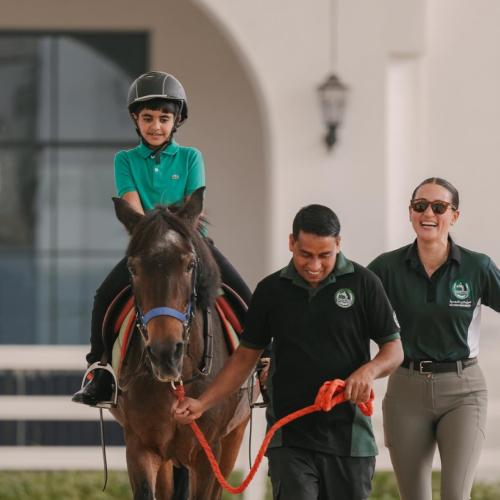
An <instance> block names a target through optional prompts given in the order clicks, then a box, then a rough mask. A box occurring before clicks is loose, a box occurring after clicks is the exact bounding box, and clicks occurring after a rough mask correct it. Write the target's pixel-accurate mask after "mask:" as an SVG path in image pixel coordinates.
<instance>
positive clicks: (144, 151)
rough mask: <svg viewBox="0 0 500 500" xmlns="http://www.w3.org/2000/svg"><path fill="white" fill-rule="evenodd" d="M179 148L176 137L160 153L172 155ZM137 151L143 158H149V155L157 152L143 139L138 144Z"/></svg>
mask: <svg viewBox="0 0 500 500" xmlns="http://www.w3.org/2000/svg"><path fill="white" fill-rule="evenodd" d="M178 149H179V145H178V144H177V143H176V142H175V139H172V142H171V143H170V144H169V145H168V146H167V147H166V148H165V149H164V150H163V151H160V154H162V155H170V156H172V155H175V153H177V151H178ZM137 151H138V152H139V154H140V155H141V156H142V157H143V158H147V157H148V156H151V155H154V154H155V151H153V150H152V149H149V148H148V147H147V146H146V144H144V141H141V143H140V144H139V146H137Z"/></svg>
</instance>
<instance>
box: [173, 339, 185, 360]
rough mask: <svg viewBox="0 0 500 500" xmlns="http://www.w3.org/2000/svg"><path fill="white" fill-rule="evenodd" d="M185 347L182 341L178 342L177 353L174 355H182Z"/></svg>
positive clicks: (178, 356) (177, 356) (179, 356)
mask: <svg viewBox="0 0 500 500" xmlns="http://www.w3.org/2000/svg"><path fill="white" fill-rule="evenodd" d="M183 348H184V344H183V343H182V342H177V345H176V346H175V354H174V356H175V357H176V358H181V357H182V351H183Z"/></svg>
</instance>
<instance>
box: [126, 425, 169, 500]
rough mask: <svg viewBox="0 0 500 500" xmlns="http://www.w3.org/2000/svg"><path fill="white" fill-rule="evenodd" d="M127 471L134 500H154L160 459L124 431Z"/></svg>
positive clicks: (131, 434) (138, 440) (134, 436)
mask: <svg viewBox="0 0 500 500" xmlns="http://www.w3.org/2000/svg"><path fill="white" fill-rule="evenodd" d="M125 442H126V445H127V470H128V477H129V479H130V485H131V486H132V493H133V494H134V500H154V498H155V486H156V477H157V474H158V470H159V469H160V466H161V459H160V457H158V455H156V454H154V453H152V452H151V451H150V450H148V449H147V448H146V447H145V446H144V445H143V443H142V442H141V440H140V439H139V438H138V437H137V436H136V435H135V434H133V433H129V432H127V431H125Z"/></svg>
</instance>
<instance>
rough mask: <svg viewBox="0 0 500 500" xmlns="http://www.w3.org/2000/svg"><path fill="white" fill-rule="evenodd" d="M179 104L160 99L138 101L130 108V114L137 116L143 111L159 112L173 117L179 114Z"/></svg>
mask: <svg viewBox="0 0 500 500" xmlns="http://www.w3.org/2000/svg"><path fill="white" fill-rule="evenodd" d="M180 107H181V105H180V102H179V101H175V100H172V101H171V100H168V99H164V98H162V97H157V98H156V99H149V100H147V101H138V102H135V103H134V104H132V105H131V106H130V112H131V113H135V114H136V115H138V114H139V113H140V112H141V111H142V110H143V109H149V110H151V111H161V112H163V113H172V114H173V115H174V117H176V116H177V115H178V114H179V111H180Z"/></svg>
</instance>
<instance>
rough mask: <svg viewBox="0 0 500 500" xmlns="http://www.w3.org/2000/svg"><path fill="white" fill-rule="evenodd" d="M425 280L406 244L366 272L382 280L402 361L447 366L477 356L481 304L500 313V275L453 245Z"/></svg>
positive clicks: (414, 252) (412, 250)
mask: <svg viewBox="0 0 500 500" xmlns="http://www.w3.org/2000/svg"><path fill="white" fill-rule="evenodd" d="M449 241H450V253H449V255H448V260H447V261H446V262H445V263H444V264H443V265H442V266H441V267H440V268H439V269H438V270H437V271H436V272H435V273H433V275H432V277H430V278H429V276H428V275H427V273H426V272H425V269H424V266H423V265H422V262H421V261H420V258H419V256H418V248H417V241H416V240H415V242H414V243H413V244H412V245H407V246H405V247H402V248H399V249H398V250H394V251H392V252H387V253H383V254H382V255H379V256H378V257H377V258H376V259H375V260H374V261H373V262H372V263H370V264H369V266H368V268H369V269H370V270H372V271H373V272H374V273H375V274H376V275H377V276H378V277H379V278H380V279H381V281H382V283H383V285H384V288H385V291H386V292H387V295H388V297H389V299H390V301H391V304H392V306H393V307H394V309H395V311H396V314H397V316H398V320H399V322H400V324H401V338H402V342H403V349H404V352H405V357H406V358H408V359H410V360H413V361H435V362H451V361H458V360H460V359H467V358H472V357H475V356H477V355H478V353H479V333H480V329H481V305H482V304H483V305H486V306H489V307H491V308H492V309H494V310H495V311H498V312H500V271H499V270H498V267H497V266H496V265H495V263H494V262H493V261H492V260H491V259H490V258H489V257H488V256H487V255H484V254H481V253H477V252H472V251H471V250H467V249H466V248H463V247H460V246H458V245H455V243H454V242H453V240H452V239H451V238H450V240H449Z"/></svg>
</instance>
